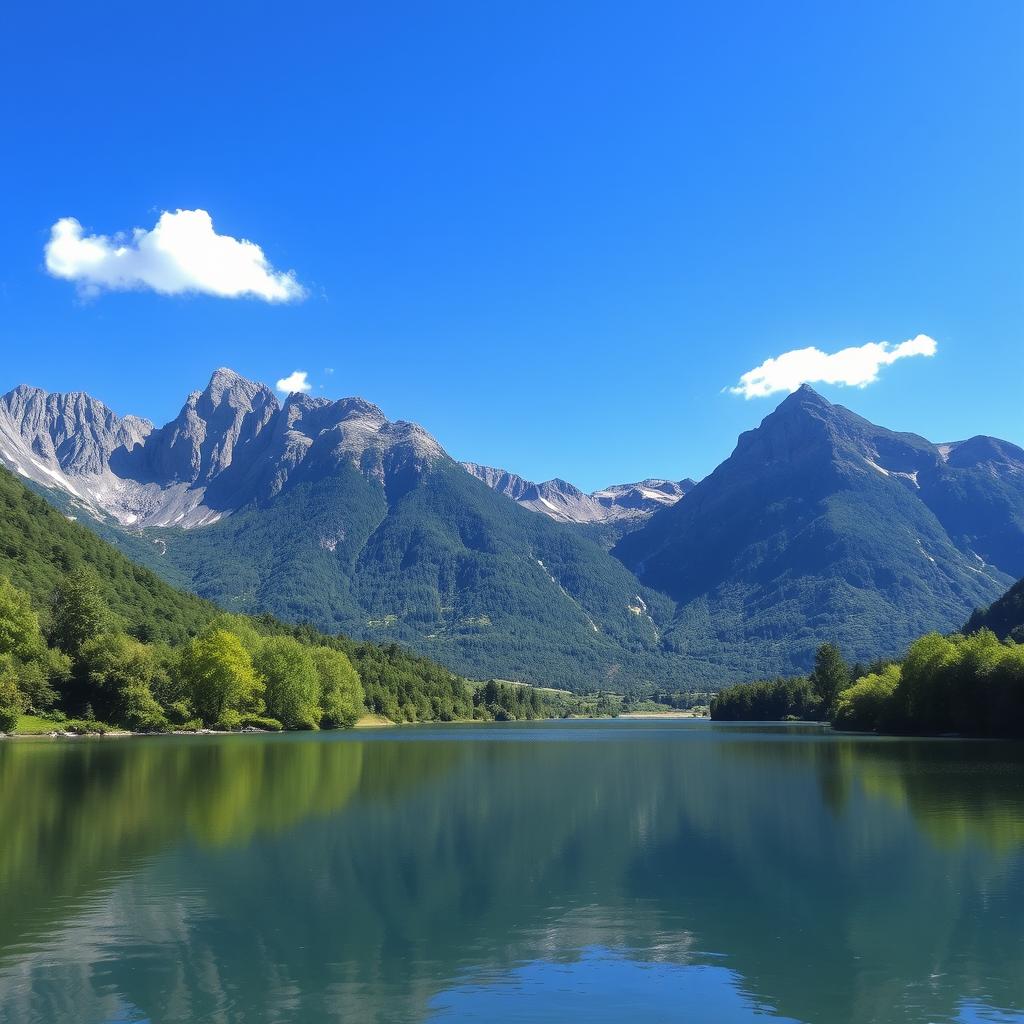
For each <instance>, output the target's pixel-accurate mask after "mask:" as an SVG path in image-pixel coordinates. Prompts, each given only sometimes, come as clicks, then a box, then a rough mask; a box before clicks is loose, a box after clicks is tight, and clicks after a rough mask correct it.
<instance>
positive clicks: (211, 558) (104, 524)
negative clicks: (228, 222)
mask: <svg viewBox="0 0 1024 1024" xmlns="http://www.w3.org/2000/svg"><path fill="white" fill-rule="evenodd" d="M69 408H70V409H71V410H73V411H74V413H75V415H77V419H75V418H73V417H72V415H71V413H69V412H68V409H69ZM30 409H31V410H32V411H31V412H30V411H29V410H30ZM76 438H78V439H79V440H80V443H79V444H78V445H77V446H76V445H74V444H72V443H70V442H71V441H72V440H73V439H76ZM86 452H87V457H86ZM0 458H2V459H3V460H4V461H5V462H6V463H7V464H8V465H9V466H10V467H11V468H12V469H13V470H14V471H15V472H18V473H20V474H21V475H22V476H24V477H27V478H28V479H29V480H31V481H33V482H34V483H35V484H36V485H37V486H39V487H40V488H44V489H45V490H44V493H45V494H46V496H47V497H48V498H50V500H51V501H53V502H54V503H56V504H58V505H59V506H60V507H61V508H62V509H63V510H64V511H65V512H66V513H68V514H69V515H77V516H79V517H80V518H81V520H82V522H87V523H89V524H90V525H92V526H93V527H94V528H95V529H96V530H97V531H99V532H100V533H101V534H102V535H103V536H104V537H106V538H107V539H108V540H111V541H113V542H114V543H116V544H117V545H118V546H119V547H121V548H122V550H124V551H125V552H126V553H129V554H130V555H131V556H132V557H133V558H136V559H138V560H140V561H142V562H144V563H145V564H146V565H148V566H150V567H152V568H153V569H155V570H156V571H157V572H159V573H160V574H161V575H163V576H165V577H166V578H168V579H171V580H173V581H174V582H175V583H184V584H185V585H187V586H188V587H189V588H190V589H192V590H194V591H195V592H197V593H198V594H200V595H202V596H203V597H207V598H210V599H211V600H214V601H216V602H217V603H218V604H220V605H222V606H224V607H226V608H228V609H231V610H237V611H269V612H272V613H274V614H277V615H279V616H281V617H282V618H285V619H287V620H289V621H309V622H311V623H313V624H314V625H316V626H318V627H319V628H321V629H324V630H328V631H331V632H344V633H347V634H349V635H354V636H358V637H363V638H367V639H373V640H377V641H389V640H397V641H401V642H403V643H405V644H408V645H409V646H412V647H414V648H415V649H416V650H418V651H420V652H421V653H424V654H428V655H430V656H433V657H436V658H437V659H438V660H440V661H442V662H443V663H445V664H447V665H449V666H450V667H451V668H453V669H455V670H456V671H459V672H462V673H464V674H467V675H473V676H478V677H479V676H498V677H502V678H511V679H517V680H523V681H528V682H543V683H551V684H558V685H565V686H570V687H575V688H584V687H586V688H596V687H600V686H605V685H612V684H613V683H614V685H616V686H620V687H621V686H626V685H634V684H635V685H644V686H651V685H653V684H654V683H655V682H656V681H658V682H662V681H664V680H666V679H679V680H681V679H682V678H683V676H684V674H685V666H683V663H682V661H681V660H680V659H678V658H675V657H674V656H672V655H671V654H666V652H664V651H663V649H662V648H661V643H660V631H659V626H658V622H659V621H664V620H667V618H669V617H670V615H671V602H669V601H667V600H666V599H664V598H663V597H660V596H659V595H657V594H655V593H653V592H650V591H648V590H647V589H646V588H643V587H641V586H640V585H639V584H638V583H637V581H636V578H635V577H634V576H633V575H632V573H630V572H629V571H628V570H627V569H626V568H625V567H624V566H623V565H622V564H621V563H620V562H619V561H617V560H616V559H614V558H612V557H611V556H610V555H609V554H608V553H607V552H606V551H605V550H603V549H602V548H601V547H600V546H598V545H597V544H595V543H593V542H592V541H590V540H588V539H587V538H585V537H582V536H579V535H578V534H577V533H575V532H573V531H571V530H569V529H568V528H566V527H563V526H560V525H559V524H557V523H554V522H552V521H551V520H549V519H548V518H547V517H545V516H537V515H534V514H532V513H530V512H528V511H526V510H525V509H522V508H519V507H517V505H515V504H514V503H513V502H510V501H508V500H507V499H506V498H505V497H504V496H503V495H501V494H498V493H496V492H495V491H493V490H491V489H490V488H488V487H487V486H486V485H485V484H483V483H482V482H481V481H479V480H477V479H475V478H474V477H473V476H471V475H470V474H468V473H467V472H466V471H465V470H464V469H463V468H462V467H461V466H460V465H459V464H458V463H456V462H455V461H454V460H452V459H451V458H450V456H448V454H447V453H446V452H445V451H444V450H443V449H442V448H441V446H440V445H439V444H438V443H437V441H436V440H434V438H432V437H431V436H430V435H429V434H428V433H427V432H426V431H425V430H423V429H422V428H421V427H419V426H417V425H415V424H412V423H406V422H402V421H390V420H388V419H387V417H386V416H385V415H384V414H383V413H382V412H381V410H380V409H378V408H377V407H376V406H374V405H371V404H370V403H369V402H366V401H364V400H362V399H360V398H347V399H342V400H340V401H337V402H330V401H327V400H325V399H319V398H310V397H308V396H305V395H297V394H293V395H291V396H290V397H289V398H288V399H287V400H286V401H285V402H284V404H283V406H282V405H280V404H279V403H278V401H277V399H276V398H275V396H274V395H273V393H272V392H270V390H269V389H267V388H266V387H264V386H263V385H260V384H256V383H253V382H251V381H247V380H245V379H244V378H242V377H240V376H239V375H237V374H235V373H233V372H232V371H230V370H225V369H221V370H218V371H217V372H216V373H214V374H213V377H212V378H211V380H210V382H209V384H208V386H207V387H206V388H205V389H204V390H203V391H200V392H195V393H194V394H192V395H190V396H189V397H188V399H187V401H186V402H185V405H184V407H183V408H182V410H181V412H180V413H179V415H178V416H177V417H176V418H175V419H174V420H173V421H172V422H171V423H169V424H167V425H166V426H164V427H160V428H153V427H152V426H151V425H150V424H147V423H144V422H143V421H138V420H135V419H132V418H125V419H123V420H121V419H119V418H118V417H116V416H115V415H114V414H113V413H111V412H110V411H109V410H107V409H106V408H105V407H104V406H103V405H102V404H101V403H98V402H95V401H93V400H91V399H87V398H86V397H85V396H60V395H47V394H45V393H44V392H40V391H37V390H35V389H28V388H19V389H16V390H15V391H14V392H11V393H10V394H9V395H6V396H4V398H3V399H2V400H0Z"/></svg>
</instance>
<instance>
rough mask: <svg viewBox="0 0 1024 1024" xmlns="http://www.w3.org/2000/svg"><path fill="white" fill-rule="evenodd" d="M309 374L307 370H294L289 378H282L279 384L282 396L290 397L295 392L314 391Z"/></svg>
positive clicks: (278, 387) (278, 388)
mask: <svg viewBox="0 0 1024 1024" xmlns="http://www.w3.org/2000/svg"><path fill="white" fill-rule="evenodd" d="M308 377H309V374H308V373H307V372H306V371H305V370H293V371H292V373H290V374H289V375H288V376H287V377H282V378H281V379H280V380H279V381H278V382H277V384H276V385H275V386H276V387H277V390H278V391H280V392H281V394H282V395H290V394H291V393H292V392H293V391H302V392H306V391H312V390H313V385H312V384H310V383H309V380H308V379H307V378H308Z"/></svg>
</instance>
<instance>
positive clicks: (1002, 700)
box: [711, 620, 1024, 737]
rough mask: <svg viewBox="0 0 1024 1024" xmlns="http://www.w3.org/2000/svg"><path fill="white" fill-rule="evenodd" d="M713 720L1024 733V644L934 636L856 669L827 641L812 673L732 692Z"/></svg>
mask: <svg viewBox="0 0 1024 1024" xmlns="http://www.w3.org/2000/svg"><path fill="white" fill-rule="evenodd" d="M972 621H974V620H972ZM1008 632H1012V630H1008ZM711 717H712V718H713V719H715V720H717V721H769V720H804V721H824V720H827V721H830V722H831V723H832V725H833V726H834V727H835V728H837V729H855V730H863V731H874V732H884V733H895V734H900V735H915V734H922V735H923V734H927V735H936V734H938V735H942V734H946V733H956V734H959V735H963V736H1005V737H1017V736H1024V644H1018V643H1016V642H1015V641H1014V640H1013V639H1010V638H1008V639H1000V638H999V637H998V636H997V635H996V634H995V633H994V632H993V631H992V630H991V629H988V628H986V627H983V628H980V629H977V630H976V631H975V632H968V633H954V634H952V635H951V636H942V635H940V634H939V633H929V634H928V635H926V636H923V637H920V638H919V639H918V640H916V641H914V643H913V644H911V646H910V650H909V651H908V652H907V655H906V657H905V658H904V659H903V661H902V662H878V663H876V664H874V665H870V666H854V667H853V668H852V669H851V668H849V667H847V665H846V664H845V662H844V661H843V659H842V657H841V655H840V653H839V650H838V648H836V647H835V645H833V644H825V645H823V646H822V647H821V649H820V650H819V651H818V657H817V660H816V664H815V668H814V671H813V672H812V673H811V674H810V676H807V677H796V678H792V679H775V680H771V681H763V682H757V683H746V684H742V685H740V686H733V687H729V688H727V689H725V690H723V691H722V692H721V693H719V694H717V695H716V696H715V697H713V698H712V701H711Z"/></svg>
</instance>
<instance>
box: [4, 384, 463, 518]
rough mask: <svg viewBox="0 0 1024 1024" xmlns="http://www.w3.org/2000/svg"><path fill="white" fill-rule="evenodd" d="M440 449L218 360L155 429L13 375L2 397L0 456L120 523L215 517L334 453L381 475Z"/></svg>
mask: <svg viewBox="0 0 1024 1024" xmlns="http://www.w3.org/2000/svg"><path fill="white" fill-rule="evenodd" d="M440 458H446V456H445V454H444V452H443V451H442V449H441V447H440V445H438V444H437V442H436V441H435V440H434V439H433V438H432V437H430V435H429V434H427V433H426V431H424V430H423V429H422V428H421V427H419V426H417V425H416V424H413V423H405V422H401V421H399V422H390V421H389V420H388V419H387V417H386V416H385V415H384V414H383V413H382V412H381V410H380V409H378V408H377V407H376V406H375V405H371V404H370V403H369V402H365V401H363V400H362V399H360V398H344V399H341V400H340V401H337V402H330V401H328V400H326V399H321V398H310V397H309V396H306V395H301V394H293V395H291V396H289V398H288V399H287V400H286V401H285V403H284V405H283V406H281V404H280V403H279V402H278V400H277V398H276V396H275V395H274V393H273V392H272V391H271V390H270V389H269V388H268V387H267V386H266V385H264V384H259V383H255V382H253V381H250V380H246V379H245V378H244V377H241V376H240V375H239V374H237V373H235V372H234V371H232V370H228V369H224V368H222V369H219V370H217V371H216V372H215V373H214V374H213V376H212V377H211V378H210V382H209V384H208V385H207V386H206V388H205V389H204V390H202V391H196V392H193V393H192V394H191V395H189V397H188V399H187V400H186V402H185V404H184V406H183V407H182V410H181V412H180V413H179V414H178V415H177V416H176V417H175V418H174V419H173V420H172V421H171V422H170V423H168V424H166V426H163V427H160V428H154V427H153V425H152V424H151V423H149V422H148V421H147V420H142V419H139V418H137V417H134V416H125V417H123V418H122V417H119V416H117V415H116V414H115V413H113V412H111V411H110V410H109V409H108V408H107V407H106V406H105V405H103V403H102V402H99V401H97V400H96V399H93V398H90V397H89V396H88V395H85V394H83V393H81V392H71V393H68V394H47V393H46V392H45V391H41V390H40V389H38V388H30V387H27V386H24V385H22V386H19V387H17V388H15V389H14V390H13V391H11V392H9V393H8V394H6V395H4V396H3V397H2V398H0V460H2V462H3V463H4V464H5V465H6V466H7V467H8V468H9V469H12V470H13V471H15V472H17V473H19V474H20V475H21V476H23V477H26V478H28V479H30V480H33V481H35V482H36V483H38V484H42V485H43V486H46V487H54V486H56V487H59V488H61V489H63V490H65V491H67V492H68V493H69V494H70V495H72V496H73V497H75V498H76V499H78V500H79V501H81V502H82V503H83V504H84V505H85V506H86V507H88V508H90V509H92V510H94V511H96V512H98V513H106V514H109V515H111V516H113V517H114V518H115V519H116V520H117V521H118V522H119V523H121V524H122V525H126V526H179V527H183V528H190V527H195V526H201V525H206V524H209V523H213V522H216V521H217V520H218V519H220V518H221V517H222V516H223V515H225V514H229V513H230V512H232V511H234V510H236V509H238V508H240V507H242V506H243V505H245V504H247V503H249V502H251V501H254V500H255V501H260V500H268V499H270V498H272V497H273V496H274V495H276V494H278V493H279V492H280V491H281V490H282V488H284V487H285V486H286V485H287V484H288V482H289V480H293V479H302V478H304V477H308V476H310V475H315V474H325V473H330V472H332V471H333V470H334V469H336V468H337V466H338V465H339V464H341V463H342V462H348V463H351V464H352V465H354V466H356V467H358V468H359V470H360V471H361V472H363V473H364V474H366V475H367V476H369V477H373V478H375V479H379V480H383V479H384V478H385V477H386V476H387V474H389V473H394V472H397V471H399V470H400V469H402V468H408V469H412V470H413V471H415V469H416V467H417V466H420V467H422V465H424V464H426V463H428V462H430V461H433V460H437V459H440Z"/></svg>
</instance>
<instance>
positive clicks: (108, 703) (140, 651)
mask: <svg viewBox="0 0 1024 1024" xmlns="http://www.w3.org/2000/svg"><path fill="white" fill-rule="evenodd" d="M79 657H80V659H81V663H82V666H83V668H84V670H85V673H86V677H87V679H88V681H89V683H90V684H91V688H92V693H93V695H94V696H93V702H94V705H95V706H96V708H97V709H98V712H99V717H100V718H101V719H102V720H103V721H106V722H114V723H116V724H118V725H125V726H127V727H128V728H130V729H145V730H152V729H165V728H166V727H167V717H166V716H165V715H164V713H163V709H162V708H161V707H160V705H159V704H158V703H157V701H156V699H155V698H154V696H153V693H152V691H151V689H150V686H151V684H152V681H153V674H154V671H155V667H156V664H155V660H154V658H153V651H152V648H150V647H148V646H147V645H146V644H143V643H140V642H139V641H138V640H135V639H133V638H132V637H130V636H126V635H125V634H124V633H101V634H99V635H98V636H94V637H92V638H91V639H89V640H86V641H85V643H84V644H83V645H82V649H81V652H80V655H79Z"/></svg>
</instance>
